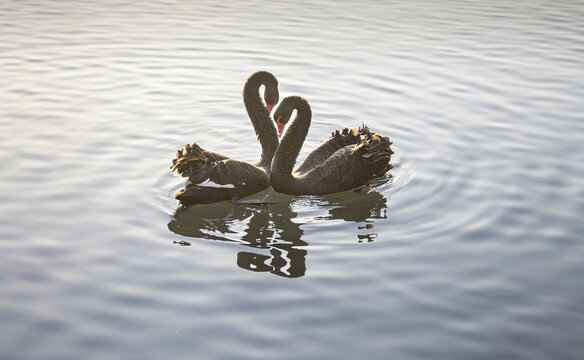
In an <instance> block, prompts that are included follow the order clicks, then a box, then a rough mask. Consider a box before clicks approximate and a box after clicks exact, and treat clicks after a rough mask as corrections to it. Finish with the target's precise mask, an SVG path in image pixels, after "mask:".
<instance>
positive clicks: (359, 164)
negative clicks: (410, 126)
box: [271, 96, 393, 195]
mask: <svg viewBox="0 0 584 360" xmlns="http://www.w3.org/2000/svg"><path fill="white" fill-rule="evenodd" d="M294 110H296V117H295V118H294V120H293V121H292V123H291V124H290V127H289V128H288V130H287V131H286V134H285V135H284V137H283V138H282V139H281V141H280V145H279V146H278V148H277V150H276V153H275V155H274V159H273V160H272V168H271V182H272V187H273V188H274V190H276V191H278V192H282V193H286V194H291V195H323V194H330V193H334V192H338V191H344V190H350V189H353V188H356V187H358V186H361V185H365V184H366V183H367V182H368V181H369V180H371V179H373V178H375V177H379V176H382V175H384V174H385V173H386V172H387V171H388V170H389V169H391V168H392V165H391V164H390V163H389V161H390V160H391V154H393V151H392V150H391V149H390V146H391V142H390V141H389V138H388V137H386V136H379V135H377V134H374V133H371V132H370V131H369V129H368V128H367V127H365V126H363V127H362V128H361V129H359V130H357V129H344V130H343V131H342V132H339V131H338V130H337V131H336V132H334V133H333V135H332V136H331V137H330V138H329V139H328V140H327V141H325V143H324V144H322V145H321V146H319V147H318V148H317V149H315V150H314V151H313V152H312V153H311V154H310V155H308V156H307V158H306V159H305V160H304V162H303V163H302V164H301V165H300V166H299V167H298V169H297V170H296V171H294V172H292V169H293V167H294V164H295V162H296V158H297V157H298V154H299V153H300V149H301V147H302V144H303V143H304V139H305V138H306V135H307V133H308V128H309V127H310V121H311V118H312V112H311V110H310V105H309V104H308V102H307V101H306V100H305V99H303V98H302V97H300V96H289V97H286V98H285V99H284V100H282V102H281V103H280V105H279V106H278V109H276V111H275V113H274V121H276V123H277V124H278V128H279V129H282V128H283V126H284V125H285V124H286V123H287V122H288V121H289V120H290V116H291V115H292V112H293V111H294Z"/></svg>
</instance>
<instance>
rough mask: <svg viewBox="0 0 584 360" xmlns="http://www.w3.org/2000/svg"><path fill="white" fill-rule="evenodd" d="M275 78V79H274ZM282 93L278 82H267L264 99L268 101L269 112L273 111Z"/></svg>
mask: <svg viewBox="0 0 584 360" xmlns="http://www.w3.org/2000/svg"><path fill="white" fill-rule="evenodd" d="M274 80H275V79H274ZM279 96H280V94H279V93H278V82H277V81H276V82H275V84H267V85H266V90H265V91H264V101H265V102H266V108H267V109H268V113H270V114H271V113H272V109H273V108H274V106H276V104H277V103H278V99H279Z"/></svg>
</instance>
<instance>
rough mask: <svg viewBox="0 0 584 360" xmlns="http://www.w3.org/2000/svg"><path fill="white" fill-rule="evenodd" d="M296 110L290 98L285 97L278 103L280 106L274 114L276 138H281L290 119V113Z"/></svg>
mask: <svg viewBox="0 0 584 360" xmlns="http://www.w3.org/2000/svg"><path fill="white" fill-rule="evenodd" d="M295 109H296V107H295V105H294V103H293V101H292V100H291V97H286V98H284V100H282V102H281V103H280V106H278V108H277V109H276V111H275V112H274V122H275V123H276V127H277V128H278V137H282V134H283V133H284V128H285V127H286V124H287V123H288V121H290V118H291V117H292V112H293V111H294V110H295Z"/></svg>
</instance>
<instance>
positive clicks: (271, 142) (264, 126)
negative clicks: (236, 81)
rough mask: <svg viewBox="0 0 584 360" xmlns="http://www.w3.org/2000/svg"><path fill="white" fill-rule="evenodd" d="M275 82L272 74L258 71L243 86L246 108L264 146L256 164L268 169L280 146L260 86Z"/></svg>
mask: <svg viewBox="0 0 584 360" xmlns="http://www.w3.org/2000/svg"><path fill="white" fill-rule="evenodd" d="M274 82H275V78H274V77H273V76H272V75H271V74H269V73H267V72H258V73H255V74H253V75H252V76H251V77H250V78H249V79H247V81H246V83H245V85H244V86H243V102H244V103H245V109H246V110H247V114H248V115H249V118H250V120H251V123H252V124H253V128H254V130H255V133H256V136H257V137H258V140H259V142H260V144H261V146H262V155H261V157H260V160H259V161H258V162H257V163H256V164H257V165H258V166H259V167H262V168H264V169H267V170H268V171H269V166H270V164H271V162H272V157H273V156H274V152H275V151H276V148H277V147H278V134H277V133H276V128H275V127H274V125H273V124H272V119H271V118H270V113H269V112H268V109H266V107H265V106H264V103H263V101H262V98H261V97H260V86H262V85H264V86H270V85H271V84H273V83H274Z"/></svg>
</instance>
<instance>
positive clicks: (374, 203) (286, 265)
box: [168, 187, 387, 278]
mask: <svg viewBox="0 0 584 360" xmlns="http://www.w3.org/2000/svg"><path fill="white" fill-rule="evenodd" d="M259 196H262V197H263V198H264V199H267V201H268V202H267V203H253V202H247V203H243V204H239V205H234V204H231V203H228V202H221V203H215V204H209V205H195V206H190V207H188V208H185V207H179V208H178V209H176V210H175V212H174V213H173V219H172V220H171V221H170V222H169V224H168V228H169V229H170V230H171V231H172V232H174V233H176V234H179V235H183V236H188V237H193V238H200V239H209V240H220V241H228V242H237V243H239V244H241V245H244V246H246V247H247V249H245V250H243V251H240V252H239V253H238V254H237V265H238V266H239V267H240V268H243V269H246V270H249V271H254V272H270V273H272V274H275V275H278V276H283V277H290V278H296V277H301V276H304V274H305V273H306V256H307V245H308V244H307V243H306V242H305V241H303V240H302V236H303V234H304V230H303V229H302V228H301V227H303V225H305V224H308V223H314V222H324V221H330V220H337V219H340V220H344V221H347V222H355V223H357V226H356V227H355V229H356V232H357V234H356V237H357V241H358V242H364V241H373V239H375V238H376V237H377V234H375V233H374V232H373V231H374V219H385V218H387V200H386V198H385V197H384V196H383V195H381V194H380V193H378V192H377V191H374V190H371V188H369V187H365V188H361V189H359V190H355V191H346V192H342V193H336V194H332V195H327V196H288V195H284V194H279V193H276V192H274V191H273V190H266V191H264V192H263V193H260V194H259ZM175 243H177V244H181V245H188V244H189V243H188V242H187V241H184V240H183V241H179V242H175Z"/></svg>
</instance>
